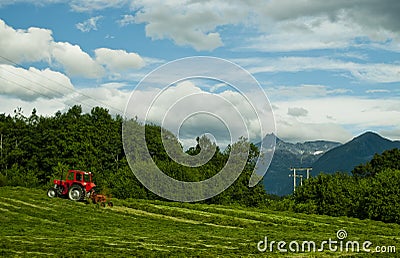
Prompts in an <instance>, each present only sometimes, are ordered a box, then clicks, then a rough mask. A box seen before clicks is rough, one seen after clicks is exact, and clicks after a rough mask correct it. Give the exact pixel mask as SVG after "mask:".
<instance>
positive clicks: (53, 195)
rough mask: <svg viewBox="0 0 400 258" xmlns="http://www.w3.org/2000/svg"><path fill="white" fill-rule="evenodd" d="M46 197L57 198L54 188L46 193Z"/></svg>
mask: <svg viewBox="0 0 400 258" xmlns="http://www.w3.org/2000/svg"><path fill="white" fill-rule="evenodd" d="M47 196H48V197H50V198H54V197H57V190H56V189H55V188H54V187H52V188H50V189H49V190H48V191H47Z"/></svg>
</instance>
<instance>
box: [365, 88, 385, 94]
mask: <svg viewBox="0 0 400 258" xmlns="http://www.w3.org/2000/svg"><path fill="white" fill-rule="evenodd" d="M365 93H390V90H385V89H372V90H366V91H365Z"/></svg>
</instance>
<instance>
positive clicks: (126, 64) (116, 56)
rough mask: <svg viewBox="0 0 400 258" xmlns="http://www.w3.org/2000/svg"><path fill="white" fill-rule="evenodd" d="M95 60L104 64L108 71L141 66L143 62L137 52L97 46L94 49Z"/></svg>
mask: <svg viewBox="0 0 400 258" xmlns="http://www.w3.org/2000/svg"><path fill="white" fill-rule="evenodd" d="M94 52H95V55H96V62H97V63H99V64H102V65H104V66H106V67H107V68H108V69H109V70H110V71H113V72H117V71H126V70H129V69H138V68H142V67H143V66H144V64H145V62H144V60H143V58H142V57H140V56H139V55H138V54H137V53H128V52H126V51H125V50H113V49H108V48H98V49H96V50H95V51H94Z"/></svg>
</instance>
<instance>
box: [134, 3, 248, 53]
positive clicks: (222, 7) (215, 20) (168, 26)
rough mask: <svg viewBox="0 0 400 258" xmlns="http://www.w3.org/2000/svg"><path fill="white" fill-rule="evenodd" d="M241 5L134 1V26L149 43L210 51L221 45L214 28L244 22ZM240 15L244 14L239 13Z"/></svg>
mask: <svg viewBox="0 0 400 258" xmlns="http://www.w3.org/2000/svg"><path fill="white" fill-rule="evenodd" d="M241 5H243V6H245V3H242V4H238V3H237V2H236V4H233V5H231V3H229V2H214V1H203V2H198V1H171V2H166V1H158V0H152V1H136V2H134V5H133V8H134V9H136V10H137V9H138V11H137V12H136V13H135V22H136V23H145V24H146V35H147V36H148V37H151V38H152V39H165V38H167V39H172V40H173V41H174V42H175V43H176V44H177V45H180V46H186V45H188V46H191V47H193V48H194V49H196V50H198V51H201V50H208V51H211V50H213V49H215V48H218V47H220V46H222V45H223V42H222V39H221V35H220V33H219V32H218V31H217V27H219V26H223V25H229V24H237V23H239V22H241V21H242V20H243V18H246V17H245V16H244V15H243V14H245V13H246V10H244V9H242V8H241ZM242 11H244V13H242Z"/></svg>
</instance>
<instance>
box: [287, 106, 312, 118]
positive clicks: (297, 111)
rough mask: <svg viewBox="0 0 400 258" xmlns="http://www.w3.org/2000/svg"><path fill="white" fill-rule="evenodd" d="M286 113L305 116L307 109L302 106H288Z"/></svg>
mask: <svg viewBox="0 0 400 258" xmlns="http://www.w3.org/2000/svg"><path fill="white" fill-rule="evenodd" d="M287 114H288V115H289V116H293V117H300V116H307V114H308V111H307V109H304V108H302V107H289V108H288V112H287Z"/></svg>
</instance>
